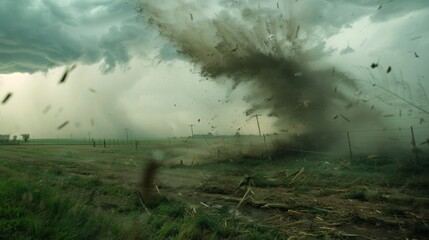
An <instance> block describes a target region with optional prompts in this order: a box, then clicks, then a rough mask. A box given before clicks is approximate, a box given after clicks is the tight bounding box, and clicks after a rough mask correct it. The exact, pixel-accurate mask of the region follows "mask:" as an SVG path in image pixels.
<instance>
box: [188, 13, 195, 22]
mask: <svg viewBox="0 0 429 240" xmlns="http://www.w3.org/2000/svg"><path fill="white" fill-rule="evenodd" d="M189 16H191V21H194V16H192V13H189Z"/></svg>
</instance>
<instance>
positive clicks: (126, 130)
mask: <svg viewBox="0 0 429 240" xmlns="http://www.w3.org/2000/svg"><path fill="white" fill-rule="evenodd" d="M124 130H125V135H126V136H127V143H128V128H124Z"/></svg>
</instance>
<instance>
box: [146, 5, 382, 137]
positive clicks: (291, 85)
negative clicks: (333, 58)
mask: <svg viewBox="0 0 429 240" xmlns="http://www.w3.org/2000/svg"><path fill="white" fill-rule="evenodd" d="M211 3H212V4H213V2H211ZM297 4H300V3H299V2H296V1H289V2H288V4H287V10H286V11H285V12H282V11H279V5H278V4H275V3H274V4H273V5H272V6H274V7H272V6H271V8H269V7H267V6H268V5H267V6H265V7H263V6H254V5H252V4H250V3H247V2H240V3H236V4H234V5H231V6H230V8H229V9H228V10H221V11H219V12H216V13H214V14H213V13H209V12H207V7H208V6H207V5H208V4H207V3H200V2H198V1H186V2H184V1H179V3H173V4H169V5H168V7H166V5H164V4H162V1H161V2H155V1H145V2H144V3H141V7H139V8H138V11H139V14H140V15H141V16H144V17H145V18H146V20H147V22H148V23H149V24H150V25H151V26H153V27H154V28H155V29H157V30H158V31H159V33H160V34H161V35H162V36H164V37H165V38H167V39H168V40H169V41H170V43H171V44H173V45H174V46H175V47H176V48H177V49H178V52H179V53H180V54H182V55H184V56H185V57H187V58H188V60H189V61H190V62H192V63H193V64H195V65H196V66H197V67H199V68H200V69H201V75H202V76H203V77H204V78H208V79H211V80H214V81H223V80H224V79H225V78H226V79H230V80H231V81H233V82H234V84H233V86H239V85H240V84H242V83H250V84H252V85H253V86H254V88H253V90H252V92H251V93H250V94H249V98H247V101H248V102H250V103H251V105H252V107H251V108H250V109H248V110H247V111H246V114H249V115H250V114H252V115H253V114H261V113H266V114H267V115H268V116H278V119H277V122H276V125H277V126H276V127H277V128H278V129H290V126H295V127H294V128H293V129H294V130H293V131H292V130H291V132H289V136H288V137H287V138H289V139H292V138H294V137H296V136H315V135H317V134H318V133H320V132H326V131H330V130H334V129H335V130H338V128H339V126H338V122H335V121H333V120H332V115H334V114H337V113H338V111H339V108H340V106H344V105H349V104H353V103H354V102H355V100H353V99H352V98H351V97H350V94H348V93H347V91H349V92H350V91H355V90H357V85H356V84H355V82H354V81H353V80H352V79H350V78H349V77H347V76H346V74H344V73H342V72H341V71H340V70H339V69H336V70H335V74H333V70H332V69H335V68H334V67H333V66H317V67H314V65H315V63H316V62H317V61H320V60H321V59H322V58H323V57H324V56H328V55H329V54H330V51H329V49H326V47H325V39H326V38H323V37H322V38H321V39H315V38H314V37H313V34H311V33H312V32H313V31H316V30H317V31H318V32H320V33H321V35H322V36H326V34H328V32H329V31H327V30H326V33H324V32H323V31H324V29H323V28H321V27H320V26H312V25H310V24H306V23H305V22H303V21H302V19H303V18H304V17H303V16H300V14H301V13H303V14H305V13H304V11H302V9H301V11H295V7H296V6H295V5H297ZM276 6H277V7H276ZM184 9H187V10H192V12H193V19H189V15H188V13H189V11H184ZM197 13H199V14H200V15H203V16H204V17H198V21H196V16H197ZM307 14H308V13H307ZM326 29H328V28H326ZM377 66H378V64H373V65H372V66H371V67H372V68H375V67H377ZM340 83H341V87H342V89H343V90H344V91H338V90H337V87H338V84H340ZM332 89H335V90H334V91H332ZM265 99H271V100H270V101H264V100H265ZM341 111H344V110H341ZM347 111H348V112H347V115H348V116H349V117H348V118H345V117H344V115H343V114H340V115H339V116H341V117H342V118H343V119H344V120H346V122H347V123H348V122H352V120H351V119H353V116H359V121H362V120H363V119H364V121H372V120H375V119H376V118H375V115H372V114H373V113H370V111H368V107H367V108H363V107H360V106H354V107H353V108H352V109H349V110H347ZM291 137H292V138H291ZM328 142H329V141H328Z"/></svg>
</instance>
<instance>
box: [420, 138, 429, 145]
mask: <svg viewBox="0 0 429 240" xmlns="http://www.w3.org/2000/svg"><path fill="white" fill-rule="evenodd" d="M423 144H428V145H429V138H428V139H426V141H424V142H422V143H420V145H423Z"/></svg>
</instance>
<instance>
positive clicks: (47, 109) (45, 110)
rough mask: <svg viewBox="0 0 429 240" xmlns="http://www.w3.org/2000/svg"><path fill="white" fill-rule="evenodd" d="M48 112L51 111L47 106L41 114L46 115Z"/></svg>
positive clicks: (49, 106)
mask: <svg viewBox="0 0 429 240" xmlns="http://www.w3.org/2000/svg"><path fill="white" fill-rule="evenodd" d="M49 110H51V105H48V106H46V107H45V109H44V110H43V114H46V113H48V112H49Z"/></svg>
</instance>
